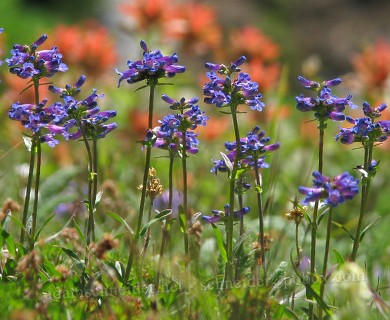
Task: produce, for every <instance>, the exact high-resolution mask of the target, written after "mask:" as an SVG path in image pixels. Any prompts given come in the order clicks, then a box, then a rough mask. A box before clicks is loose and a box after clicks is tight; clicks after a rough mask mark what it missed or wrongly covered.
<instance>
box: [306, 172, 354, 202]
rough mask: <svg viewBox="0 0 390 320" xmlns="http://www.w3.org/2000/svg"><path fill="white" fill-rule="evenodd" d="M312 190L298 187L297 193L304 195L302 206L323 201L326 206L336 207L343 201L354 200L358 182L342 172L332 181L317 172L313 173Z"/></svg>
mask: <svg viewBox="0 0 390 320" xmlns="http://www.w3.org/2000/svg"><path fill="white" fill-rule="evenodd" d="M313 177H314V179H313V184H314V187H313V188H308V187H302V186H301V187H299V189H298V190H299V192H300V193H302V194H304V195H306V197H305V199H304V200H303V203H304V204H308V203H310V202H315V201H319V200H324V203H325V204H326V205H330V206H331V207H336V206H338V205H339V204H341V203H343V202H344V201H345V200H350V199H352V198H354V197H355V196H356V195H357V194H358V193H359V180H358V179H355V178H354V177H353V176H352V175H350V174H349V173H348V172H344V173H342V174H340V175H338V176H336V177H334V178H333V179H332V180H331V179H330V178H329V177H326V176H323V175H322V174H321V173H319V172H318V171H314V172H313Z"/></svg>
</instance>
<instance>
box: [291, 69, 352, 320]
mask: <svg viewBox="0 0 390 320" xmlns="http://www.w3.org/2000/svg"><path fill="white" fill-rule="evenodd" d="M298 81H299V82H301V84H302V85H303V86H304V87H305V88H306V89H308V90H311V91H314V92H316V93H317V96H316V97H305V96H304V95H300V96H297V97H296V102H297V109H298V110H300V111H302V112H310V111H312V112H314V117H315V118H316V119H317V120H318V130H319V140H318V172H319V173H320V174H322V172H323V166H324V165H323V162H324V133H325V129H326V127H327V123H326V121H327V120H328V119H330V120H333V121H343V120H344V119H345V116H344V114H343V111H344V110H345V107H346V106H350V107H351V108H355V105H353V104H352V102H351V101H350V100H351V98H352V96H351V95H349V96H347V97H346V98H338V97H336V96H334V95H332V90H331V87H334V86H337V85H339V84H340V83H341V79H340V78H336V79H333V80H328V81H324V82H322V83H318V82H316V81H312V80H308V79H305V78H304V77H301V76H299V77H298ZM318 209H319V202H318V201H316V202H315V204H314V209H313V215H312V218H311V242H310V245H311V248H310V260H311V264H310V272H311V274H312V275H314V274H315V270H316V245H317V228H318V221H317V220H318ZM308 298H311V297H308ZM313 316H314V314H313V305H312V304H309V320H312V319H313Z"/></svg>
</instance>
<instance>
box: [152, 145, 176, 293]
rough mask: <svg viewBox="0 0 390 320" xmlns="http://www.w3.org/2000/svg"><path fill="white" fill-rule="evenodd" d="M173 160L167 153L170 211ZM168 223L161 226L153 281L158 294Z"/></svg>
mask: <svg viewBox="0 0 390 320" xmlns="http://www.w3.org/2000/svg"><path fill="white" fill-rule="evenodd" d="M174 160H175V155H174V153H173V152H172V151H170V152H169V173H168V174H169V180H168V183H169V187H168V189H169V197H168V208H170V209H172V202H173V201H172V199H173V163H174ZM168 225H169V224H168V222H167V221H166V222H165V225H164V226H163V234H162V240H161V247H160V255H159V258H158V265H157V271H156V279H155V290H156V292H158V287H159V285H160V274H161V266H162V260H163V257H164V251H165V245H166V242H167V238H168Z"/></svg>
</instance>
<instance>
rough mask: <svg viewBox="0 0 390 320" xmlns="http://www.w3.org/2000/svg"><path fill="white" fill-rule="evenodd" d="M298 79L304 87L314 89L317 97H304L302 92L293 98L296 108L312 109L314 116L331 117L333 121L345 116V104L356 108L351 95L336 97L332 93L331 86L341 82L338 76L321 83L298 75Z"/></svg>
mask: <svg viewBox="0 0 390 320" xmlns="http://www.w3.org/2000/svg"><path fill="white" fill-rule="evenodd" d="M298 81H299V82H301V83H302V84H303V86H304V87H305V88H306V89H309V90H313V91H316V92H317V93H318V96H317V97H305V96H304V95H303V94H301V95H299V96H297V97H296V98H295V100H296V102H297V109H298V110H300V111H303V112H307V111H314V116H315V117H316V118H317V119H319V118H322V119H331V120H334V121H343V120H344V119H345V116H344V114H343V111H344V110H345V107H346V106H349V107H350V108H353V109H354V108H356V106H355V105H354V104H353V103H352V102H351V98H352V96H351V95H348V96H347V97H346V98H338V97H336V96H334V95H332V90H331V87H334V86H337V85H339V84H340V83H341V79H340V78H336V79H333V80H328V81H324V82H322V83H319V82H315V81H312V80H308V79H305V78H304V77H301V76H299V77H298Z"/></svg>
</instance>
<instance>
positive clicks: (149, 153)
mask: <svg viewBox="0 0 390 320" xmlns="http://www.w3.org/2000/svg"><path fill="white" fill-rule="evenodd" d="M156 85H157V83H154V82H153V83H149V88H150V91H149V117H148V128H152V127H153V107H154V92H155V88H156ZM151 156H152V146H151V145H150V144H148V145H147V146H146V158H145V167H144V176H143V180H142V191H141V200H140V204H139V212H138V222H137V230H136V233H135V237H134V240H133V242H134V243H132V245H131V246H130V253H129V257H128V259H127V266H126V272H125V275H124V278H123V282H124V283H126V282H127V280H128V279H129V276H130V272H131V268H132V265H133V259H134V255H135V251H136V243H137V242H138V239H139V233H140V231H141V227H142V220H143V215H144V208H145V199H146V185H147V181H148V174H149V167H150V160H151Z"/></svg>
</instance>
